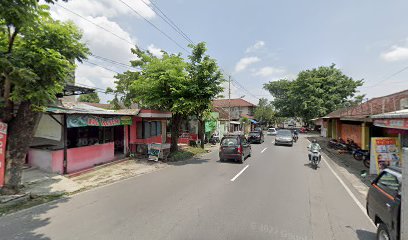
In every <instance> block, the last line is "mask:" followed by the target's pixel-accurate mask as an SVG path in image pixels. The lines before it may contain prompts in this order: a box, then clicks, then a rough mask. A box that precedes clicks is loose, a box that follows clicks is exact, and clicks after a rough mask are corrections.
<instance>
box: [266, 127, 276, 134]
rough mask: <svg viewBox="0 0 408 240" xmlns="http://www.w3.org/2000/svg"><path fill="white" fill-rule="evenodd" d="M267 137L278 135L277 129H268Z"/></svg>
mask: <svg viewBox="0 0 408 240" xmlns="http://www.w3.org/2000/svg"><path fill="white" fill-rule="evenodd" d="M266 135H272V136H275V135H276V129H275V128H268V131H267V132H266Z"/></svg>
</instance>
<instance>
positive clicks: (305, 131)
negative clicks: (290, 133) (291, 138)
mask: <svg viewBox="0 0 408 240" xmlns="http://www.w3.org/2000/svg"><path fill="white" fill-rule="evenodd" d="M307 132H308V131H307V128H305V127H301V128H300V133H307Z"/></svg>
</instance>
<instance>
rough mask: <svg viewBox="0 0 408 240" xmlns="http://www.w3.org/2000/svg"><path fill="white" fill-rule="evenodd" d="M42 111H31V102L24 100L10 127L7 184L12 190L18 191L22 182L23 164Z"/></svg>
mask: <svg viewBox="0 0 408 240" xmlns="http://www.w3.org/2000/svg"><path fill="white" fill-rule="evenodd" d="M40 116H41V113H39V112H33V111H31V103H30V102H28V101H26V102H22V103H21V104H20V106H19V108H18V112H17V116H16V117H15V118H14V119H13V120H11V121H10V123H9V127H8V133H9V135H8V139H7V152H6V179H5V180H6V185H5V188H6V189H7V190H10V191H11V192H18V190H19V187H20V184H21V174H22V166H23V165H24V162H25V158H26V154H27V152H28V149H29V147H30V144H31V142H32V139H33V137H34V133H35V130H36V128H37V124H38V121H39V119H40Z"/></svg>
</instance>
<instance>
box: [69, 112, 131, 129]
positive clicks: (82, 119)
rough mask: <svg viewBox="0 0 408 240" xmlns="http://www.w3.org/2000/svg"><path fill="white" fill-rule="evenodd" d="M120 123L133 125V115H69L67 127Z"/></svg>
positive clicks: (114, 124) (108, 125)
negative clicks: (105, 116)
mask: <svg viewBox="0 0 408 240" xmlns="http://www.w3.org/2000/svg"><path fill="white" fill-rule="evenodd" d="M120 125H132V117H131V116H121V117H120V116H115V117H107V118H104V117H98V116H92V115H68V117H67V127H68V128H74V127H87V126H94V127H113V126H120Z"/></svg>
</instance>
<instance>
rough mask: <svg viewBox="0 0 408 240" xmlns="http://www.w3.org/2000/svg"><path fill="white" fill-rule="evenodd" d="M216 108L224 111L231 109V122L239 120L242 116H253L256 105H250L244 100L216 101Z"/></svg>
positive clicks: (214, 102)
mask: <svg viewBox="0 0 408 240" xmlns="http://www.w3.org/2000/svg"><path fill="white" fill-rule="evenodd" d="M213 106H214V107H215V108H222V109H223V110H224V111H226V112H227V114H228V112H229V111H230V107H231V120H239V119H240V118H241V117H242V116H246V117H249V116H253V115H254V112H255V108H256V105H255V104H253V103H250V102H248V101H246V100H244V99H242V98H236V99H231V100H229V99H216V100H214V101H213Z"/></svg>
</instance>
